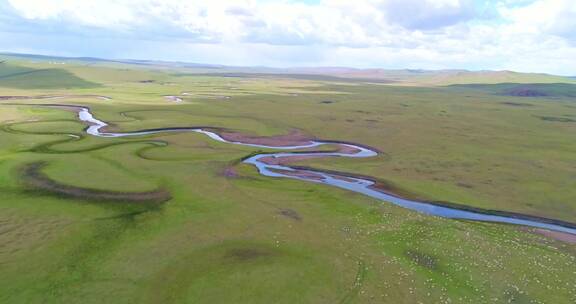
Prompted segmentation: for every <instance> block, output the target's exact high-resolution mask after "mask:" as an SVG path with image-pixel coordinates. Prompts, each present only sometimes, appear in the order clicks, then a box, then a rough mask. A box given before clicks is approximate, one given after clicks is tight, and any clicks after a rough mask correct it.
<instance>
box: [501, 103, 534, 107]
mask: <svg viewBox="0 0 576 304" xmlns="http://www.w3.org/2000/svg"><path fill="white" fill-rule="evenodd" d="M502 104H503V105H507V106H513V107H533V106H534V105H531V104H529V103H521V102H503V103H502Z"/></svg>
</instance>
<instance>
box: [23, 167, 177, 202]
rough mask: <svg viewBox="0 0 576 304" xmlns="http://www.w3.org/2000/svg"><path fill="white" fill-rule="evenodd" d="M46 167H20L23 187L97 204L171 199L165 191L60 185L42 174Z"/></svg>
mask: <svg viewBox="0 0 576 304" xmlns="http://www.w3.org/2000/svg"><path fill="white" fill-rule="evenodd" d="M46 165H47V164H46V163H45V162H35V163H31V164H27V165H25V166H24V167H22V168H21V170H20V177H21V179H22V182H23V183H24V185H25V186H26V187H28V188H30V189H32V190H35V191H42V192H47V193H50V194H54V195H58V196H61V197H67V198H74V199H80V200H88V201H99V202H102V201H107V202H124V203H163V202H166V201H168V200H170V199H171V198H172V197H171V195H170V192H168V191H167V190H165V189H157V190H154V191H149V192H114V191H104V190H96V189H88V188H81V187H76V186H71V185H66V184H61V183H58V182H56V181H54V180H52V179H50V178H49V177H48V176H46V175H45V174H44V173H42V169H43V168H44V167H45V166H46Z"/></svg>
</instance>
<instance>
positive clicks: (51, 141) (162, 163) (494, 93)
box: [0, 57, 576, 304]
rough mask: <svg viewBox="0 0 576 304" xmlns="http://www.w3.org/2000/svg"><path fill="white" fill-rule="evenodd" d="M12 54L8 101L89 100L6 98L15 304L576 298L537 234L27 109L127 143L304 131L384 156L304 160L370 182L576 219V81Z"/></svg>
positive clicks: (2, 113)
mask: <svg viewBox="0 0 576 304" xmlns="http://www.w3.org/2000/svg"><path fill="white" fill-rule="evenodd" d="M7 58H8V59H9V61H10V62H8V64H0V95H2V96H48V95H49V96H55V95H74V96H76V97H71V98H65V99H23V100H7V99H6V100H0V143H1V145H0V273H2V276H0V303H290V304H293V303H574V302H575V301H576V285H575V280H574V278H575V276H576V245H575V244H570V243H565V242H561V241H558V240H555V239H551V238H548V237H545V236H542V235H540V234H537V233H534V231H533V229H527V228H522V227H516V226H509V225H500V224H487V223H477V222H475V223H474V222H466V221H457V220H449V219H442V218H436V217H431V216H426V215H423V214H419V213H416V212H413V211H410V210H406V209H402V208H399V207H396V206H394V205H391V204H388V203H386V202H381V201H377V200H375V199H371V198H368V197H364V196H362V195H359V194H355V193H351V192H347V191H343V190H338V189H334V188H330V187H327V186H322V185H316V184H311V183H306V182H302V181H295V180H288V179H274V178H269V177H264V176H261V175H259V174H258V173H257V171H256V170H255V169H254V168H253V167H251V166H248V165H246V164H241V163H240V160H241V159H242V158H243V157H246V156H247V155H250V154H252V153H254V152H257V151H258V150H259V149H258V148H250V147H243V146H237V145H230V144H225V143H218V142H215V141H213V140H210V139H209V138H207V137H205V136H203V135H201V134H196V133H169V134H161V135H154V136H142V137H133V138H97V137H92V136H89V135H86V134H85V133H84V132H83V129H84V128H85V126H84V125H83V124H81V123H80V122H78V121H77V119H76V117H75V113H72V112H69V111H63V110H61V109H54V108H47V107H34V106H29V105H25V104H31V103H33V104H51V103H63V104H75V105H84V106H89V107H91V108H92V110H93V112H94V113H95V114H96V115H97V116H98V118H100V119H102V120H105V121H107V122H110V123H111V124H112V126H113V128H115V129H116V130H121V131H132V130H140V129H148V128H159V127H176V126H218V127H224V128H229V129H233V130H236V131H240V132H242V133H246V134H252V135H262V136H273V135H278V134H285V133H288V132H289V131H290V130H294V129H299V130H301V131H303V132H304V133H306V134H309V135H311V136H314V137H317V138H321V139H327V140H330V139H331V140H342V141H350V142H355V143H359V144H364V145H368V146H372V147H375V148H377V149H379V150H381V151H382V152H383V154H382V155H380V156H378V157H374V158H366V159H346V158H341V159H338V158H325V159H314V160H306V161H302V162H301V163H299V165H306V166H311V167H314V168H321V169H327V170H338V171H343V172H350V173H356V174H363V175H369V176H373V177H375V178H377V179H379V180H382V181H386V182H389V183H391V184H393V185H394V186H395V187H397V188H399V189H402V190H403V191H406V192H407V193H413V194H414V195H417V196H419V197H422V198H425V199H427V200H433V201H446V202H453V203H459V204H463V205H467V206H471V207H478V208H485V209H494V210H502V211H510V212H519V213H524V214H529V215H535V216H542V217H548V218H552V219H558V220H564V221H568V222H576V203H575V201H576V178H575V177H576V165H575V164H576V156H575V155H576V99H574V97H573V96H572V95H571V94H572V92H573V91H574V87H576V84H573V83H571V82H570V81H568V80H566V83H564V84H557V83H555V82H556V80H557V78H556V77H552V78H550V79H548V80H549V81H546V79H543V77H544V78H545V76H542V75H536V76H534V77H536V78H534V82H539V83H541V84H539V85H534V86H532V87H530V88H529V89H530V90H537V91H538V92H545V95H544V94H528V95H538V96H533V97H522V96H513V95H514V94H505V93H509V92H510V91H507V90H509V89H510V88H515V87H516V86H515V85H512V84H505V85H503V84H500V85H488V84H486V83H489V81H478V78H479V77H480V76H478V75H475V76H474V77H471V76H469V75H466V77H465V78H463V79H462V80H461V81H452V80H451V82H450V84H452V83H467V84H476V85H455V86H454V85H448V86H444V85H442V86H440V85H436V84H434V85H430V83H429V82H428V81H426V82H423V83H419V84H417V83H416V82H415V81H416V80H414V81H411V83H409V84H408V85H404V84H401V83H376V82H375V83H369V82H366V81H364V80H358V79H344V78H342V79H340V78H337V77H331V78H326V79H321V78H320V79H315V78H312V79H311V78H310V77H299V76H289V75H287V76H282V75H245V76H242V75H240V76H241V77H226V76H227V75H207V74H206V73H205V71H202V73H198V74H197V75H196V74H195V73H194V71H185V70H182V69H165V68H154V67H138V66H130V65H127V64H95V63H82V62H68V63H67V64H65V65H63V64H59V65H55V64H52V63H50V62H46V61H32V60H30V59H27V58H14V57H7ZM228 76H230V75H228ZM514 77H516V78H513V80H514V79H520V78H521V79H522V82H527V79H530V78H529V77H530V75H520V76H519V75H515V76H514ZM505 79H506V80H510V79H511V78H508V77H507V78H505ZM512 82H513V81H512ZM415 83H416V84H415ZM545 83H547V84H545ZM479 84H482V85H479ZM183 92H185V93H187V94H184V95H182V94H181V93H183ZM514 92H517V91H514ZM521 92H525V88H524V87H522V90H521ZM78 95H82V96H78ZM84 95H102V96H109V97H111V98H112V100H102V99H96V98H92V97H86V96H84ZM166 95H179V96H181V97H182V98H183V102H181V103H174V102H171V101H169V100H167V99H166V98H164V96H166ZM520 95H522V94H520ZM8 104H12V105H8ZM14 104H15V105H14ZM70 134H72V135H76V137H72V136H70ZM39 162H41V163H43V164H44V166H43V167H41V168H40V169H39V171H40V172H41V174H39V175H40V177H41V178H45V179H48V180H50V182H51V183H54V184H57V185H66V186H67V187H70V188H73V189H84V190H86V189H88V190H90V191H93V192H97V193H104V192H105V193H108V192H110V193H121V192H129V193H146V192H153V191H156V190H157V189H165V190H166V191H167V192H169V193H170V197H171V198H170V199H169V200H167V201H145V202H133V201H132V202H131V201H122V200H114V199H103V198H98V197H88V196H87V197H70V196H65V195H58V194H55V193H53V192H50V191H44V190H43V189H40V188H37V187H35V186H34V185H37V183H36V184H34V183H33V182H32V183H31V181H30V178H31V177H30V175H31V174H26V172H27V171H26V168H30V167H29V166H30V164H35V163H39ZM230 168H232V170H233V171H234V174H233V175H230V174H225V172H226V170H227V169H230ZM33 177H34V176H33Z"/></svg>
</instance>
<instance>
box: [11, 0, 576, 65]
mask: <svg viewBox="0 0 576 304" xmlns="http://www.w3.org/2000/svg"><path fill="white" fill-rule="evenodd" d="M0 41H1V42H2V43H1V44H0V51H3V52H18V53H31V54H45V55H57V56H72V57H84V56H90V57H101V58H114V59H155V60H169V61H186V62H197V63H212V64H222V65H237V66H274V67H298V66H347V67H359V68H385V69H403V68H410V69H469V70H514V71H520V72H544V73H552V74H559V75H571V76H574V75H576V1H575V0H299V1H297V0H234V1H233V0H208V1H206V0H204V1H200V0H0Z"/></svg>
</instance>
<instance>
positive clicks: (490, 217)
mask: <svg viewBox="0 0 576 304" xmlns="http://www.w3.org/2000/svg"><path fill="white" fill-rule="evenodd" d="M65 107H68V108H74V109H76V110H77V111H78V118H79V119H80V120H81V121H82V122H84V123H86V124H87V125H88V128H87V129H86V132H87V133H88V134H90V135H93V136H99V137H128V136H142V135H150V134H157V133H166V132H186V131H188V132H197V133H202V134H205V135H207V136H208V137H210V138H211V139H213V140H216V141H219V142H224V143H229V144H235V145H244V146H252V147H259V148H268V149H277V150H282V151H281V152H277V153H262V154H257V155H254V156H251V157H249V158H247V159H245V160H244V163H247V164H251V165H253V166H255V167H256V168H257V169H258V171H259V172H260V174H262V175H264V176H269V177H280V178H291V179H297V180H302V181H306V182H312V183H320V184H325V185H329V186H332V187H337V188H341V189H345V190H349V191H353V192H356V193H360V194H363V195H366V196H369V197H372V198H375V199H378V200H381V201H385V202H389V203H392V204H395V205H398V206H401V207H404V208H407V209H411V210H415V211H418V212H421V213H424V214H428V215H434V216H440V217H444V218H451V219H460V220H471V221H483V222H495V223H506V224H513V225H522V226H528V227H534V228H542V229H547V230H552V231H558V232H564V233H570V234H574V235H576V227H574V226H572V227H570V225H569V224H566V225H563V224H560V223H555V221H554V220H549V219H544V218H537V217H532V216H527V215H522V214H512V213H510V215H501V214H490V211H486V212H481V211H471V210H463V209H459V208H453V207H449V206H442V205H438V204H434V203H430V202H424V201H416V200H410V199H406V198H401V197H398V196H395V195H392V194H389V193H386V192H384V191H383V190H380V189H378V188H377V187H376V186H375V184H376V183H375V182H374V181H372V180H370V179H367V178H360V177H354V176H350V175H344V174H338V173H333V172H323V171H320V170H313V169H303V168H295V167H290V166H288V165H286V164H284V163H285V162H287V161H284V160H289V159H290V158H298V159H302V158H317V157H351V158H364V157H373V156H376V155H378V152H377V151H374V150H372V149H369V148H366V147H362V146H359V145H355V144H350V143H344V142H335V141H321V140H313V141H312V140H311V141H308V142H306V143H305V144H302V145H293V146H268V145H262V144H253V143H246V142H241V141H231V140H226V139H224V138H223V137H222V136H221V135H219V134H217V133H216V132H213V131H210V130H207V129H205V128H182V127H178V128H164V129H155V130H143V131H136V132H125V133H115V132H106V131H104V129H105V128H106V127H108V124H107V123H106V122H104V121H101V120H99V119H97V118H96V117H95V116H94V114H93V113H92V112H91V111H90V109H89V108H87V107H82V106H65ZM323 145H331V146H334V145H336V146H338V147H340V148H341V149H339V150H338V151H337V152H319V151H315V152H285V151H286V150H296V149H303V148H312V147H320V146H323Z"/></svg>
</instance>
